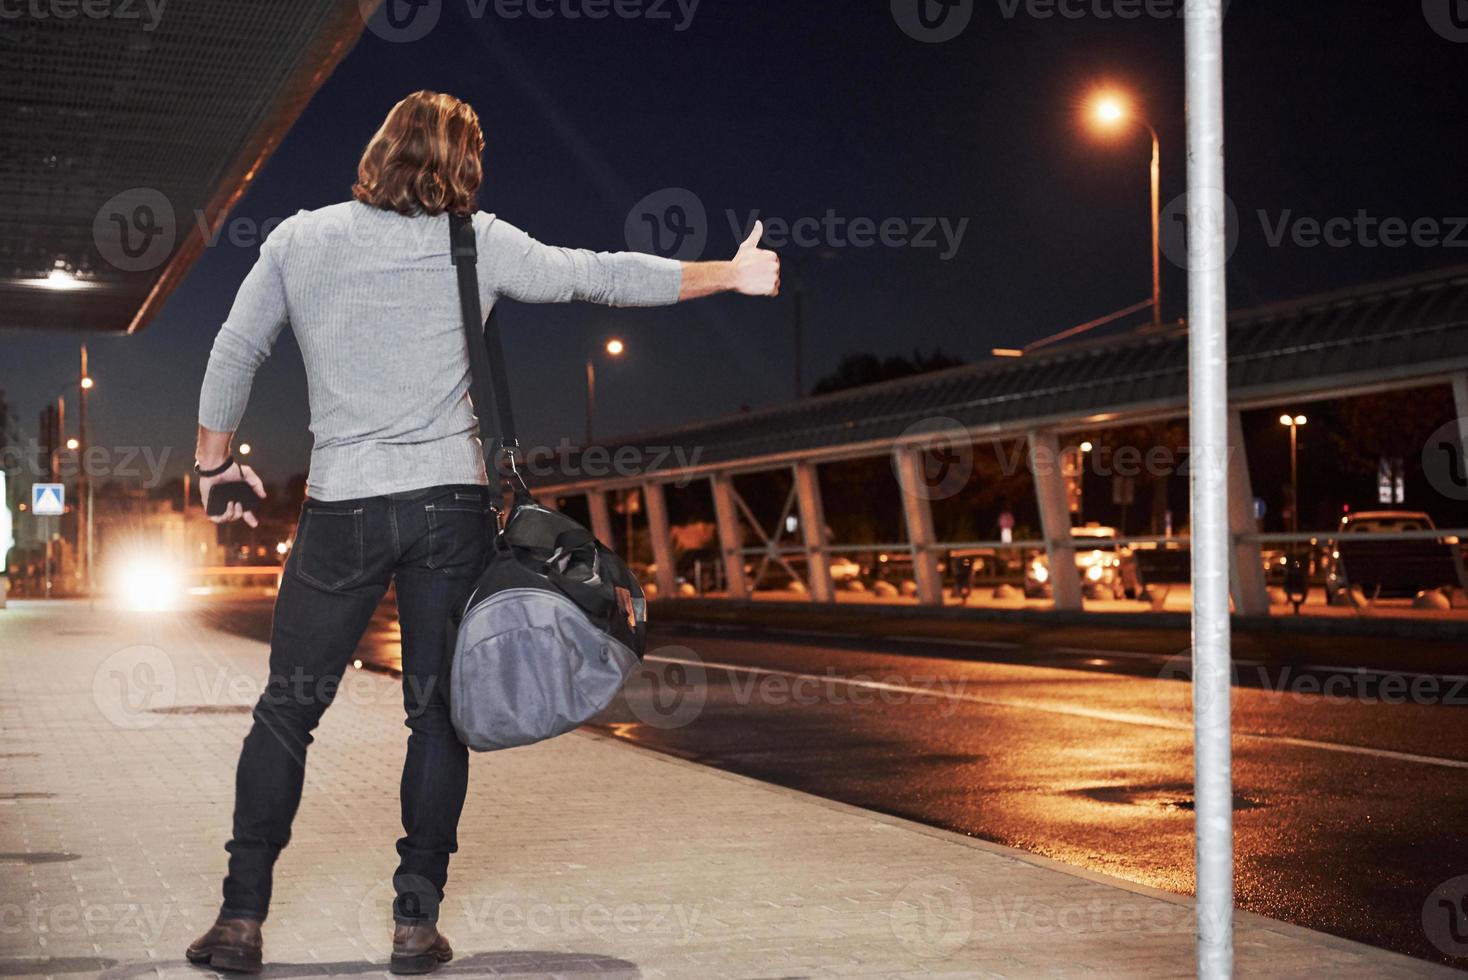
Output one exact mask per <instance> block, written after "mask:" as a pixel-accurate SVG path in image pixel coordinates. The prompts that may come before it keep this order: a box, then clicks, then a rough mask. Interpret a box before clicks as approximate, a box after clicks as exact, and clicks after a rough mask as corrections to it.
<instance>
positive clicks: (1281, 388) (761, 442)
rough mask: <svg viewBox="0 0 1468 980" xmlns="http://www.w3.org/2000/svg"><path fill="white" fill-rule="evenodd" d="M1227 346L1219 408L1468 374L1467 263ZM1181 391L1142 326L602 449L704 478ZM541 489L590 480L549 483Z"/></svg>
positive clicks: (979, 431)
mask: <svg viewBox="0 0 1468 980" xmlns="http://www.w3.org/2000/svg"><path fill="white" fill-rule="evenodd" d="M1228 348H1229V368H1228V372H1229V398H1230V400H1231V402H1233V403H1234V404H1236V405H1247V404H1250V403H1251V402H1252V403H1255V404H1263V403H1267V402H1270V401H1274V400H1278V399H1280V398H1285V397H1288V398H1301V397H1331V396H1334V395H1342V394H1348V393H1350V392H1352V391H1365V390H1370V389H1372V388H1373V387H1392V386H1405V385H1410V384H1413V383H1425V382H1427V381H1430V380H1433V379H1437V378H1442V377H1444V376H1446V375H1448V374H1449V373H1451V372H1453V371H1462V370H1465V369H1468V267H1462V268H1456V269H1450V270H1444V271H1441V272H1436V273H1432V274H1429V275H1423V276H1415V277H1412V278H1409V279H1400V280H1393V281H1390V282H1383V283H1375V284H1372V285H1369V286H1365V287H1361V288H1357V289H1353V290H1349V291H1346V292H1341V293H1333V294H1329V295H1323V296H1312V297H1308V298H1305V299H1300V300H1296V301H1292V302H1286V303H1278V304H1274V305H1271V306H1268V307H1261V308H1258V309H1253V310H1247V311H1242V312H1239V313H1235V314H1233V315H1232V316H1230V318H1229V326H1228ZM1187 395H1188V342H1187V330H1186V328H1183V327H1171V328H1164V329H1161V330H1151V329H1149V330H1146V331H1143V332H1139V333H1134V334H1131V335H1129V336H1126V337H1123V338H1120V339H1109V340H1105V341H1096V342H1093V343H1086V344H1072V345H1069V346H1064V347H1058V348H1054V349H1052V350H1048V351H1045V352H1043V353H1040V354H1031V355H1026V356H1024V357H1022V358H1017V359H996V360H991V361H986V362H984V363H981V364H975V365H969V366H965V367H959V368H953V369H950V370H945V371H939V372H934V373H932V374H926V375H921V376H918V377H914V378H906V379H902V380H900V381H891V382H886V383H883V384H876V385H870V386H867V387H863V388H858V389H853V390H851V391H845V392H837V393H834V394H831V395H823V396H820V397H817V398H810V399H806V400H804V401H800V402H794V403H791V404H787V405H781V406H779V407H776V408H772V409H767V410H763V411H759V412H750V413H744V414H740V415H735V416H730V417H727V418H723V419H718V420H715V421H711V422H707V423H701V424H697V425H690V426H684V427H682V428H678V429H670V430H665V431H659V432H649V433H642V434H638V435H635V436H629V437H627V438H625V439H622V440H618V441H616V442H614V443H611V444H609V448H611V449H612V450H613V451H615V449H616V448H618V447H620V446H631V447H638V448H640V449H644V450H645V449H646V448H647V447H678V448H681V449H682V450H683V452H682V453H674V454H669V455H667V456H666V457H659V454H658V453H655V452H654V453H648V452H643V453H642V454H641V457H640V458H645V459H647V460H649V461H650V462H649V470H650V471H654V472H656V471H668V472H671V468H672V467H674V466H675V465H676V463H677V460H678V458H679V457H681V458H683V459H696V460H697V465H698V467H699V468H701V469H706V468H713V467H715V466H716V465H718V464H724V465H726V466H728V467H737V466H741V465H744V464H746V463H758V462H760V461H767V462H770V463H773V462H776V461H783V460H786V459H789V458H794V457H800V456H805V457H811V458H820V457H823V456H824V457H833V456H838V455H850V454H853V453H855V452H856V451H858V450H863V449H867V448H871V447H878V448H876V449H875V451H877V452H881V451H884V448H885V447H886V446H887V445H888V444H890V443H891V441H892V440H894V439H898V438H900V437H901V436H902V435H903V434H904V433H905V432H907V430H908V429H909V428H911V427H913V426H921V425H924V424H931V423H932V422H933V420H946V419H952V420H954V421H955V422H957V423H958V424H959V425H961V426H963V427H964V428H966V429H968V430H970V431H971V432H973V433H974V434H975V435H979V436H982V435H984V434H986V433H992V434H995V435H1003V434H1005V433H1017V432H1023V431H1024V430H1025V429H1027V428H1029V427H1033V426H1059V427H1064V426H1066V425H1076V426H1079V425H1081V424H1084V423H1094V422H1096V421H1098V420H1101V421H1104V420H1107V419H1112V418H1122V417H1137V416H1140V415H1144V414H1145V415H1158V414H1166V413H1171V414H1174V415H1177V414H1182V413H1184V412H1185V411H1186V407H1187ZM695 450H697V455H696V456H695V455H694V451H695ZM628 458H630V455H629V457H628ZM653 461H655V462H653ZM576 468H577V469H578V470H581V469H583V467H581V466H580V465H578V466H577V467H576ZM584 469H585V470H586V471H590V470H591V467H590V466H587V467H584ZM630 475H631V474H622V473H619V474H618V477H619V478H622V479H625V477H627V476H630ZM538 482H540V483H542V484H543V485H546V486H559V487H569V486H579V485H584V484H585V483H587V482H588V481H584V480H580V479H577V478H573V477H570V476H565V475H560V474H556V475H546V476H544V477H543V478H541V479H540V480H539V481H538ZM600 482H606V483H615V482H617V481H616V480H606V481H600Z"/></svg>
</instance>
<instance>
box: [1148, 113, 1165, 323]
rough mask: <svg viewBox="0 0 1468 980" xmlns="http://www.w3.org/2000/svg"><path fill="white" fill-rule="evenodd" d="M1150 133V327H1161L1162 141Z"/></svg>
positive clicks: (1152, 130)
mask: <svg viewBox="0 0 1468 980" xmlns="http://www.w3.org/2000/svg"><path fill="white" fill-rule="evenodd" d="M1147 129H1148V130H1149V131H1150V132H1151V133H1152V325H1153V326H1154V327H1160V326H1162V141H1161V140H1160V139H1158V138H1157V130H1155V129H1153V128H1152V126H1151V124H1148V126H1147Z"/></svg>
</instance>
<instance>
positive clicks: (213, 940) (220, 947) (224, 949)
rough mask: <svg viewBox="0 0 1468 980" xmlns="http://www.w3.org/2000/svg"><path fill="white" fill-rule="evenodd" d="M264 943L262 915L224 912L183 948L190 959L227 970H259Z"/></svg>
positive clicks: (250, 971)
mask: <svg viewBox="0 0 1468 980" xmlns="http://www.w3.org/2000/svg"><path fill="white" fill-rule="evenodd" d="M261 945H262V943H261V939H260V920H259V919H226V918H223V917H222V916H221V917H220V918H219V919H216V920H215V922H214V925H213V926H212V927H210V929H209V931H208V932H206V933H204V935H202V936H200V937H199V938H198V939H195V940H194V942H193V945H191V946H190V947H189V948H188V949H186V950H184V956H186V957H188V960H189V962H190V963H197V964H199V965H200V966H207V967H211V968H212V969H215V970H223V971H225V972H227V973H259V972H260V949H261Z"/></svg>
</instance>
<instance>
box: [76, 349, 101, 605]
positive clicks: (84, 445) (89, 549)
mask: <svg viewBox="0 0 1468 980" xmlns="http://www.w3.org/2000/svg"><path fill="white" fill-rule="evenodd" d="M81 367H82V373H81V377H80V378H79V379H78V381H77V398H78V399H79V400H80V401H81V418H80V422H79V425H80V429H81V431H80V442H81V449H80V451H79V452H80V455H79V460H78V461H79V463H80V464H81V465H79V466H78V467H77V494H76V496H77V502H78V503H81V502H82V500H83V497H84V496H85V501H86V502H85V504H84V506H85V507H86V508H87V524H86V546H85V549H84V552H85V554H86V563H87V574H86V579H85V581H86V584H87V602H88V604H89V605H90V604H92V603H94V602H95V601H96V600H95V596H94V593H93V586H94V582H95V576H94V575H93V573H92V559H93V557H94V551H93V540H94V539H93V527H94V526H95V524H94V521H93V517H92V481H91V479H90V478H89V477H88V475H87V456H88V455H89V454H90V453H91V450H92V443H91V435H90V432H89V430H88V429H87V401H88V400H89V399H88V398H87V394H88V392H89V391H90V389H91V387H92V376H91V375H90V374H89V373H88V372H87V345H86V344H82V365H81ZM83 488H85V490H86V492H85V495H84V494H83Z"/></svg>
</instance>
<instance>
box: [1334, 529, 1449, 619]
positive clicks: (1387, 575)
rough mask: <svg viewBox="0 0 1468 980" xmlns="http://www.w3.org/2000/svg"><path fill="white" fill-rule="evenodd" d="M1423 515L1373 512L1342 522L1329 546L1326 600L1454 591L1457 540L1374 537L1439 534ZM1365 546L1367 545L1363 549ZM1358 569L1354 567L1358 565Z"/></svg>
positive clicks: (1346, 601) (1338, 601)
mask: <svg viewBox="0 0 1468 980" xmlns="http://www.w3.org/2000/svg"><path fill="white" fill-rule="evenodd" d="M1435 530H1437V525H1436V524H1434V523H1433V521H1432V517H1431V516H1429V515H1428V514H1425V513H1423V512H1422V511H1411V510H1369V511H1362V512H1360V513H1359V514H1347V515H1345V516H1344V517H1342V518H1341V523H1340V527H1339V530H1338V535H1339V536H1338V537H1336V538H1332V539H1331V540H1330V541H1328V542H1326V548H1325V557H1324V568H1325V596H1326V599H1327V601H1329V602H1330V604H1331V605H1347V604H1350V603H1351V595H1350V593H1351V590H1352V589H1353V588H1359V589H1361V591H1362V593H1363V595H1364V596H1365V597H1366V598H1367V599H1373V598H1376V597H1378V596H1383V597H1392V596H1414V595H1416V594H1417V593H1418V592H1421V591H1424V590H1429V589H1440V588H1452V587H1453V586H1455V585H1459V584H1461V583H1460V582H1459V581H1458V576H1459V571H1458V567H1457V565H1458V560H1457V557H1456V555H1455V554H1454V550H1455V549H1456V548H1457V547H1458V540H1457V538H1452V537H1442V538H1421V539H1408V540H1405V541H1382V542H1380V543H1379V544H1378V543H1377V542H1374V541H1372V540H1371V538H1370V536H1373V535H1383V534H1391V533H1395V532H1401V531H1435ZM1363 545H1364V547H1363ZM1353 562H1354V563H1355V564H1354V568H1353V567H1352V563H1353Z"/></svg>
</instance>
